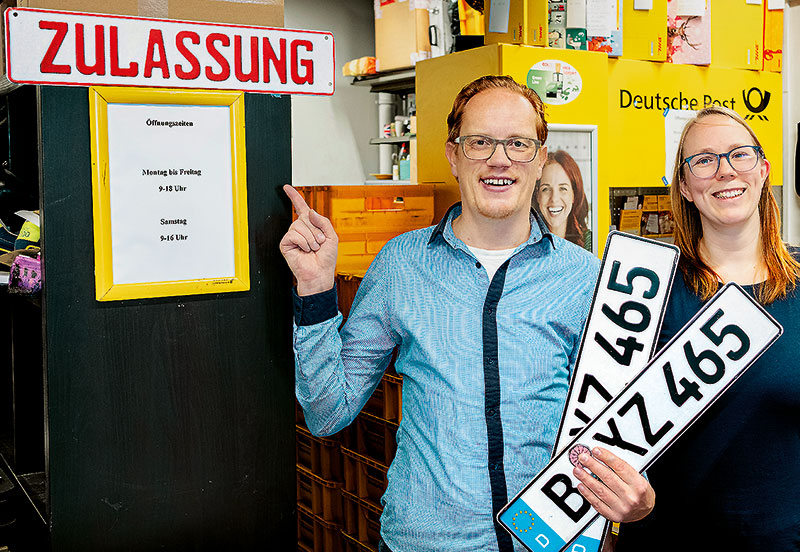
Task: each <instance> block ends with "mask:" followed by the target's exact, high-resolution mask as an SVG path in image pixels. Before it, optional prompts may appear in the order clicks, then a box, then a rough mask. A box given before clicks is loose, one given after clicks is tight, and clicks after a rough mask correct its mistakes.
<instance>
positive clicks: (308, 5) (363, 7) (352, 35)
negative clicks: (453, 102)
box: [284, 0, 378, 186]
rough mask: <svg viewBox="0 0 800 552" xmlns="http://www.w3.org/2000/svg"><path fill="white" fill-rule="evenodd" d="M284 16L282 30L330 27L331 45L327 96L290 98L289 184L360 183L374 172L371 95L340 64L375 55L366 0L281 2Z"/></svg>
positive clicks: (374, 106) (370, 9)
mask: <svg viewBox="0 0 800 552" xmlns="http://www.w3.org/2000/svg"><path fill="white" fill-rule="evenodd" d="M284 14H285V15H284V17H285V26H286V28H295V29H311V30H322V31H330V32H332V33H333V38H334V41H335V44H336V83H335V92H334V94H333V96H302V95H294V96H292V180H293V184H294V185H295V186H310V185H324V184H363V183H364V180H365V179H366V177H367V176H366V175H368V174H369V173H370V172H378V171H377V169H378V147H377V146H372V145H370V144H369V139H370V138H371V137H375V136H378V107H377V104H376V103H375V102H376V100H377V95H376V94H372V93H370V91H369V87H364V86H353V85H352V84H351V82H352V80H353V78H352V77H343V76H342V69H341V68H342V65H344V64H345V63H347V62H348V61H350V60H352V59H355V58H360V57H362V56H372V55H375V20H374V12H373V5H372V0H346V1H344V2H342V1H341V0H285V2H284Z"/></svg>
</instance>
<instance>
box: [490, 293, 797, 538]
mask: <svg viewBox="0 0 800 552" xmlns="http://www.w3.org/2000/svg"><path fill="white" fill-rule="evenodd" d="M781 333H783V328H782V327H781V325H780V324H778V323H777V322H776V321H775V320H774V319H773V318H772V317H771V316H770V315H769V314H768V313H767V312H766V311H765V310H764V309H763V308H762V307H761V306H760V305H759V304H758V303H756V302H755V301H754V300H753V299H752V298H751V297H750V296H749V295H748V294H747V293H746V292H745V291H744V290H742V288H740V287H739V286H737V285H736V284H733V283H729V284H726V285H725V286H723V288H722V289H721V290H720V291H719V292H718V293H717V294H716V295H715V296H714V297H713V298H712V299H711V300H710V301H709V302H708V303H707V304H706V305H705V306H704V307H703V308H702V309H701V310H700V311H699V312H698V313H697V314H696V315H695V316H694V317H693V318H692V320H690V321H689V322H688V323H687V324H686V325H685V326H684V327H683V328H682V329H681V330H680V332H678V334H677V335H675V337H674V338H673V339H672V340H671V341H670V342H669V343H668V344H667V345H666V346H665V347H664V348H663V349H661V351H659V352H658V353H657V354H656V356H655V358H654V359H653V360H652V361H651V362H649V363H648V364H647V366H646V367H645V368H644V369H643V370H642V371H641V372H640V373H639V374H637V375H636V376H635V377H634V378H633V379H632V380H631V382H630V383H629V384H628V385H627V386H626V387H625V389H624V390H623V391H622V392H621V393H620V394H619V395H617V396H616V397H614V398H613V399H612V400H611V401H610V402H609V403H608V404H607V405H606V406H605V407H604V408H603V410H602V411H601V412H600V414H599V415H598V416H597V417H596V418H594V419H593V420H591V421H590V422H589V423H588V424H587V425H586V426H585V427H584V428H583V429H582V430H581V431H580V432H578V434H577V435H576V436H575V438H573V439H572V440H571V441H570V442H569V444H567V445H566V446H565V447H563V449H562V450H561V451H560V452H559V453H557V454H556V456H554V457H553V459H552V460H551V461H550V463H549V464H548V465H547V466H546V467H545V468H544V470H542V471H541V472H540V473H539V474H538V475H537V476H536V478H534V480H533V481H532V482H531V483H530V484H528V486H527V487H525V489H523V490H522V491H521V492H520V493H519V494H518V495H517V496H516V497H515V498H514V500H512V501H511V502H510V503H509V504H508V505H506V507H505V508H503V509H502V510H501V511H500V512H499V513H498V516H497V519H498V521H499V522H500V523H501V524H502V525H503V526H505V527H506V528H507V529H508V530H509V531H510V532H511V534H512V535H514V537H516V538H517V539H518V540H520V541H521V542H522V543H523V544H524V545H525V546H526V547H527V548H528V549H529V550H534V551H537V552H539V551H546V552H555V551H559V550H563V549H564V548H565V547H566V546H567V544H569V543H571V542H572V541H573V540H574V539H575V538H576V537H577V536H578V535H580V533H581V532H582V531H583V530H584V529H585V528H586V527H587V526H588V525H589V524H590V523H591V522H592V521H593V520H594V518H595V517H597V516H598V515H599V514H597V512H596V511H595V510H594V509H593V508H592V507H591V505H590V504H589V502H588V501H586V499H584V498H583V496H582V495H581V494H580V493H579V492H578V490H577V484H578V480H577V479H576V478H575V477H574V475H573V474H572V470H573V468H574V464H573V461H576V460H575V456H576V455H577V453H579V452H581V451H584V450H585V449H588V450H592V449H593V448H594V447H595V446H602V447H604V448H606V449H608V450H610V451H611V452H612V453H614V454H615V455H617V456H618V457H620V458H621V459H622V460H624V461H626V462H628V463H629V464H630V465H631V466H632V467H633V468H634V469H636V470H638V471H639V472H642V471H645V470H646V469H647V468H648V467H649V466H650V465H651V464H652V463H653V462H654V461H655V460H656V458H658V456H659V455H660V454H661V453H662V452H663V451H664V450H666V449H667V447H669V445H671V444H672V443H673V442H675V440H677V439H678V438H679V437H680V435H681V434H682V433H683V432H684V431H685V430H686V428H688V427H689V426H690V425H691V424H692V423H693V422H694V421H695V420H696V419H698V417H699V416H700V415H701V414H702V413H703V412H704V411H705V410H707V409H708V407H709V406H710V405H711V404H712V403H713V402H714V401H715V400H716V399H717V398H718V397H719V396H720V395H722V393H724V392H725V390H726V389H728V388H729V387H730V386H731V385H732V384H733V383H734V382H735V381H736V380H737V379H738V378H739V377H740V376H741V375H742V374H743V373H744V371H745V370H746V369H747V368H749V367H750V365H752V364H753V362H755V360H756V359H757V358H758V357H759V356H761V354H762V353H763V352H764V351H765V350H766V349H767V348H769V347H770V346H771V345H772V343H774V342H775V340H777V339H778V337H780V335H781Z"/></svg>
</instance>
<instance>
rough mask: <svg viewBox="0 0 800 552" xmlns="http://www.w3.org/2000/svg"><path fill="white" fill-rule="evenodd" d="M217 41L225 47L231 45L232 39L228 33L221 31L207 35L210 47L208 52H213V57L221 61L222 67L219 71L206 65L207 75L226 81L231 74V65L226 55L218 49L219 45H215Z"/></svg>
mask: <svg viewBox="0 0 800 552" xmlns="http://www.w3.org/2000/svg"><path fill="white" fill-rule="evenodd" d="M215 42H219V43H221V44H222V45H223V46H225V47H228V46H230V45H231V39H230V38H229V37H228V36H227V35H224V34H221V33H211V34H210V35H208V36H207V37H206V48H207V49H208V53H209V54H211V57H213V58H214V59H215V60H216V61H217V63H219V67H220V72H219V73H215V72H214V71H212V70H211V67H206V77H208V78H209V80H213V81H224V80H227V78H228V77H230V76H231V66H230V64H229V63H228V60H227V59H225V56H223V55H222V54H221V53H220V52H219V50H217V47H216V46H214V43H215Z"/></svg>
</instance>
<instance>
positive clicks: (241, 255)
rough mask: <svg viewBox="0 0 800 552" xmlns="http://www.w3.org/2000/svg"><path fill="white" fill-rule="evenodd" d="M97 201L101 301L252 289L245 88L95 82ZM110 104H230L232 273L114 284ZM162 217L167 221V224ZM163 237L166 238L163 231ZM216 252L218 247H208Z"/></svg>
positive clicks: (91, 110) (97, 285)
mask: <svg viewBox="0 0 800 552" xmlns="http://www.w3.org/2000/svg"><path fill="white" fill-rule="evenodd" d="M88 92H89V113H90V129H91V132H90V134H91V161H92V201H93V218H94V258H95V296H96V299H97V300H98V301H119V300H125V299H143V298H156V297H170V296H180V295H196V294H204V293H221V292H236V291H247V290H249V289H250V263H249V242H248V227H247V171H246V163H245V158H246V156H245V153H246V148H245V118H244V116H245V113H244V93H243V92H238V91H233V92H230V91H207V90H171V89H155V88H133V87H90V88H89V89H88ZM109 104H128V105H142V106H148V105H159V104H160V105H167V106H223V107H224V106H227V108H228V112H229V115H230V143H231V151H230V155H231V171H232V173H231V182H232V190H231V192H232V205H233V213H232V215H233V219H232V220H233V228H232V233H233V236H232V237H233V275H230V274H225V275H214V274H209V275H208V277H201V278H190V279H180V280H173V281H152V282H150V281H147V282H136V283H115V280H114V268H113V267H114V265H113V255H114V244H113V243H112V214H111V213H112V211H111V189H112V185H111V182H110V163H109V132H108V130H109V118H108V106H109ZM163 222H164V221H163V219H162V224H163ZM161 239H162V240H163V239H164V237H163V236H162V237H161ZM205 254H206V255H212V256H213V255H214V254H215V252H214V251H205Z"/></svg>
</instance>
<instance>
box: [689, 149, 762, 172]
mask: <svg viewBox="0 0 800 552" xmlns="http://www.w3.org/2000/svg"><path fill="white" fill-rule="evenodd" d="M763 155H764V152H763V150H762V149H761V148H760V147H758V146H739V147H738V148H733V149H732V150H731V151H729V152H728V153H711V152H703V153H697V154H695V155H690V156H689V157H687V158H686V159H684V160H683V162H684V163H685V164H687V165H689V170H690V171H692V174H693V175H695V176H696V177H697V178H711V177H713V176H716V174H717V171H718V170H719V164H720V162H721V161H720V160H721V159H722V158H723V157H724V158H725V159H726V160H727V161H728V164H730V166H731V167H733V168H734V169H735V170H736V172H747V171H750V170H753V169H754V168H755V166H756V165H757V164H758V160H759V159H761V157H763Z"/></svg>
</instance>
